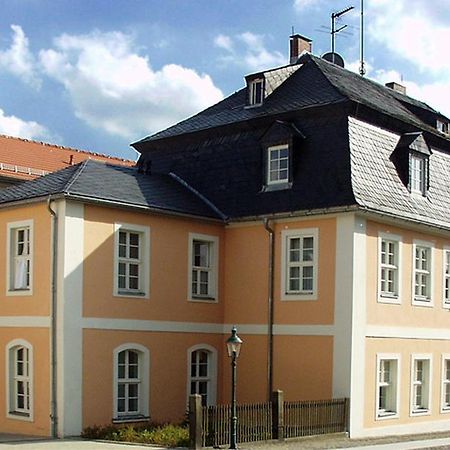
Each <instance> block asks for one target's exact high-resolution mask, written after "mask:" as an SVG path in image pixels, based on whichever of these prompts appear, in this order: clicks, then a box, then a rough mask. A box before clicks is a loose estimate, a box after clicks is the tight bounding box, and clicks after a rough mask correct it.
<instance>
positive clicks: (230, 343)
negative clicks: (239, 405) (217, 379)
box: [227, 327, 242, 449]
mask: <svg viewBox="0 0 450 450" xmlns="http://www.w3.org/2000/svg"><path fill="white" fill-rule="evenodd" d="M241 345H242V339H241V338H240V337H239V336H238V335H237V330H236V327H233V329H232V330H231V336H230V337H229V338H228V339H227V350H228V356H229V357H230V358H231V417H230V449H237V447H236V435H237V412H236V359H237V358H238V356H239V352H240V351H241Z"/></svg>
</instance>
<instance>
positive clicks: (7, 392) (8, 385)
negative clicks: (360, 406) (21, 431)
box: [5, 339, 34, 422]
mask: <svg viewBox="0 0 450 450" xmlns="http://www.w3.org/2000/svg"><path fill="white" fill-rule="evenodd" d="M14 347H25V348H27V349H28V357H29V367H28V370H29V379H30V414H29V415H28V416H27V415H20V414H15V413H14V412H12V411H11V409H12V407H11V396H12V394H11V382H12V381H11V370H12V368H11V354H10V353H11V350H13V349H14ZM5 358H6V360H5V367H6V372H5V375H6V376H5V381H6V386H5V398H6V417H7V418H8V419H14V420H21V421H24V422H34V353H33V346H32V345H31V344H30V343H29V342H28V341H26V340H24V339H14V340H13V341H10V342H8V344H6V351H5Z"/></svg>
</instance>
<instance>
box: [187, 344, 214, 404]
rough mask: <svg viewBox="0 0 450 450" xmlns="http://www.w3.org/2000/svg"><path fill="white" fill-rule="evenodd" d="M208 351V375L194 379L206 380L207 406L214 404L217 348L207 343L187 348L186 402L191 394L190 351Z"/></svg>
mask: <svg viewBox="0 0 450 450" xmlns="http://www.w3.org/2000/svg"><path fill="white" fill-rule="evenodd" d="M199 350H200V351H206V352H208V376H207V378H205V379H202V380H200V378H197V379H196V380H195V381H207V382H208V386H207V389H208V391H207V397H206V398H207V406H211V405H215V404H216V399H217V350H216V349H215V348H214V347H212V346H211V345H208V344H197V345H194V346H192V347H190V348H188V350H187V385H186V393H187V396H186V397H187V402H188V403H189V396H190V394H191V381H193V380H192V377H191V357H192V353H194V352H197V351H199Z"/></svg>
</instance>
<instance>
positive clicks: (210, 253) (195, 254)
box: [188, 233, 218, 300]
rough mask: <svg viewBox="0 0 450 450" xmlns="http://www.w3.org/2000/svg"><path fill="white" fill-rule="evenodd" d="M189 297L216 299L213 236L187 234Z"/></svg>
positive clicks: (215, 253)
mask: <svg viewBox="0 0 450 450" xmlns="http://www.w3.org/2000/svg"><path fill="white" fill-rule="evenodd" d="M189 260H190V266H189V277H188V278H189V286H190V291H189V298H190V299H191V300H216V298H217V265H218V239H217V238H216V237H214V236H205V235H198V234H192V233H191V234H190V235H189Z"/></svg>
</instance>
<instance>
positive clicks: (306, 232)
mask: <svg viewBox="0 0 450 450" xmlns="http://www.w3.org/2000/svg"><path fill="white" fill-rule="evenodd" d="M292 237H299V238H304V237H312V238H313V239H314V260H313V273H314V278H313V290H312V293H311V294H293V293H292V294H291V293H288V292H287V290H288V289H287V275H288V274H287V259H288V253H287V242H288V239H289V238H292ZM280 245H281V282H280V289H281V292H280V295H281V300H282V301H295V300H317V298H318V286H319V281H318V280H319V276H320V274H319V229H318V228H297V229H289V230H283V231H282V232H281V241H280Z"/></svg>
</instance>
